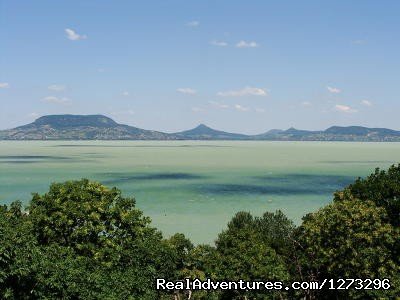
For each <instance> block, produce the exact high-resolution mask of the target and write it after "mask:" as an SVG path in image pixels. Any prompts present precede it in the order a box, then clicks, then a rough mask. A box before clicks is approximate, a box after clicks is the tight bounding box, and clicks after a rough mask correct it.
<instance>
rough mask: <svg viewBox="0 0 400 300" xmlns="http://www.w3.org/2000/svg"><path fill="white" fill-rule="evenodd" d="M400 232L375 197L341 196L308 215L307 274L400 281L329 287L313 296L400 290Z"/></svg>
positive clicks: (302, 248)
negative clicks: (398, 258) (377, 286)
mask: <svg viewBox="0 0 400 300" xmlns="http://www.w3.org/2000/svg"><path fill="white" fill-rule="evenodd" d="M399 238H400V235H399V231H398V228H394V227H393V226H392V225H391V224H390V223H389V222H388V216H387V214H386V212H385V210H384V209H383V208H381V207H377V206H376V205H375V204H374V202H372V201H360V200H356V199H354V200H343V201H338V202H334V203H332V204H329V205H327V206H326V207H324V208H322V209H320V210H319V211H317V212H316V213H312V214H309V215H307V216H306V217H305V218H304V220H303V223H302V225H301V226H300V227H299V229H298V230H297V239H298V245H299V247H298V253H299V257H300V259H299V261H298V263H299V264H300V266H301V268H300V270H301V274H300V275H302V276H300V277H301V279H302V280H311V281H314V280H317V281H320V282H321V281H322V280H323V279H325V278H333V279H338V278H361V279H366V278H373V279H374V278H380V279H383V278H390V279H391V284H392V286H394V289H391V290H388V291H383V290H381V291H373V290H372V291H371V290H354V289H349V290H341V291H339V290H328V289H324V290H323V291H321V292H319V293H316V295H312V294H311V295H309V296H314V297H315V296H317V298H315V299H332V298H336V297H339V298H340V299H342V298H343V299H344V298H346V299H371V298H374V299H375V298H376V297H382V296H385V297H389V296H394V295H398V294H399V293H400V289H399V283H400V282H399V277H398V274H399V272H400V268H399V265H397V264H396V262H395V261H394V260H393V258H392V255H391V250H392V249H393V246H394V245H395V243H396V240H398V239H399ZM309 292H311V291H309ZM310 298H311V299H312V297H310Z"/></svg>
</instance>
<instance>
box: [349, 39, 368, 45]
mask: <svg viewBox="0 0 400 300" xmlns="http://www.w3.org/2000/svg"><path fill="white" fill-rule="evenodd" d="M366 42H367V41H366V40H354V41H352V44H354V45H364V44H365V43H366Z"/></svg>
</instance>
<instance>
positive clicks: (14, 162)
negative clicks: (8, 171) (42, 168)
mask: <svg viewBox="0 0 400 300" xmlns="http://www.w3.org/2000/svg"><path fill="white" fill-rule="evenodd" d="M39 162H41V161H39V160H0V163H2V164H35V163H39Z"/></svg>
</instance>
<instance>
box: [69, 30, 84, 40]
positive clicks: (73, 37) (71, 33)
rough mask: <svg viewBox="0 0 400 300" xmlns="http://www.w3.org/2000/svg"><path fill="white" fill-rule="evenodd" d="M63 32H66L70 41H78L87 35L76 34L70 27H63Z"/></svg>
mask: <svg viewBox="0 0 400 300" xmlns="http://www.w3.org/2000/svg"><path fill="white" fill-rule="evenodd" d="M65 33H66V34H67V39H69V40H71V41H79V40H85V39H87V36H86V35H84V34H78V33H76V32H75V31H74V30H72V29H70V28H66V29H65Z"/></svg>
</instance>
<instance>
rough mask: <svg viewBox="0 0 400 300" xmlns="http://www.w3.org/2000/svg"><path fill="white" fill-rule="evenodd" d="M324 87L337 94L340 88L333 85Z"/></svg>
mask: <svg viewBox="0 0 400 300" xmlns="http://www.w3.org/2000/svg"><path fill="white" fill-rule="evenodd" d="M326 88H327V89H328V91H329V92H330V93H332V94H339V93H340V92H341V90H339V89H338V88H335V87H331V86H327V87H326Z"/></svg>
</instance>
